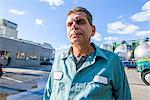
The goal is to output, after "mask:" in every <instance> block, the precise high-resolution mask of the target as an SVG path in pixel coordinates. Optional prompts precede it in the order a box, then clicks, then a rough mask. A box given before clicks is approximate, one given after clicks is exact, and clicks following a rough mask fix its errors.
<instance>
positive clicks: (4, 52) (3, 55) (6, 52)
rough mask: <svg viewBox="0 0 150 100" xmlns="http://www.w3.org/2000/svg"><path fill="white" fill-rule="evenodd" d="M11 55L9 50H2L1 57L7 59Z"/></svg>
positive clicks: (0, 51)
mask: <svg viewBox="0 0 150 100" xmlns="http://www.w3.org/2000/svg"><path fill="white" fill-rule="evenodd" d="M9 55H10V52H9V51H3V50H0V59H7V58H8V56H9Z"/></svg>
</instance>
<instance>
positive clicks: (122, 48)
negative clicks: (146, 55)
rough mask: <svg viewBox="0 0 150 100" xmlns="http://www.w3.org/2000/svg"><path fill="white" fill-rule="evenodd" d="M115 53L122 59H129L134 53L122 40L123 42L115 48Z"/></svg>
mask: <svg viewBox="0 0 150 100" xmlns="http://www.w3.org/2000/svg"><path fill="white" fill-rule="evenodd" d="M114 53H116V54H118V56H119V57H120V59H121V60H129V59H130V58H131V54H132V53H131V50H130V48H128V46H127V44H126V42H125V41H122V43H121V44H120V45H119V46H118V47H117V48H116V49H115V50H114Z"/></svg>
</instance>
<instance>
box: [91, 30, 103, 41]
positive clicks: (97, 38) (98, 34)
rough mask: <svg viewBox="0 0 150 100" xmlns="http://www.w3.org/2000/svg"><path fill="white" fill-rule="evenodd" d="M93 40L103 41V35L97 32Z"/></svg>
mask: <svg viewBox="0 0 150 100" xmlns="http://www.w3.org/2000/svg"><path fill="white" fill-rule="evenodd" d="M92 40H95V41H101V40H102V36H101V34H100V33H98V32H96V33H95V35H94V36H93V37H92Z"/></svg>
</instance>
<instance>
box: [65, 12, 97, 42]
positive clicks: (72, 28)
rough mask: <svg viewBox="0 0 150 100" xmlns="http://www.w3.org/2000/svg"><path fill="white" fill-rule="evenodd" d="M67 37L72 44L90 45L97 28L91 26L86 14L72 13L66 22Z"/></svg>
mask: <svg viewBox="0 0 150 100" xmlns="http://www.w3.org/2000/svg"><path fill="white" fill-rule="evenodd" d="M66 26H67V35H68V38H69V40H70V42H71V43H72V44H78V45H84V44H86V43H90V38H91V36H93V35H94V33H95V27H94V26H91V25H90V23H89V21H88V19H87V17H86V14H85V13H84V12H77V13H72V14H70V15H69V16H68V18H67V21H66Z"/></svg>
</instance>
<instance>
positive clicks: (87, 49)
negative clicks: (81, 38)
mask: <svg viewBox="0 0 150 100" xmlns="http://www.w3.org/2000/svg"><path fill="white" fill-rule="evenodd" d="M72 47H73V54H74V56H76V57H81V56H85V55H89V54H90V53H91V52H93V51H94V48H93V47H92V46H91V44H87V45H83V46H81V45H73V46H72Z"/></svg>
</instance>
